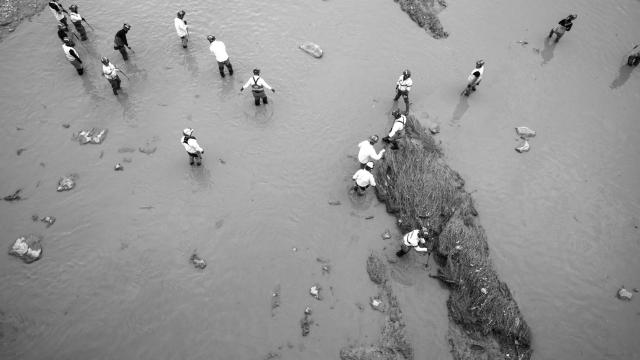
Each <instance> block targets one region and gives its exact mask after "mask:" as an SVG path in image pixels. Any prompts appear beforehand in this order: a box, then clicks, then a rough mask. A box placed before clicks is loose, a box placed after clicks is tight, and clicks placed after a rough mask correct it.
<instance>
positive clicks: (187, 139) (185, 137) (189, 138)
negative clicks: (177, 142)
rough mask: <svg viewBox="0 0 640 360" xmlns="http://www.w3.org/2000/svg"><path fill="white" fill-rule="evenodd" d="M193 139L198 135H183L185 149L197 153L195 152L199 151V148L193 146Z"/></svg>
mask: <svg viewBox="0 0 640 360" xmlns="http://www.w3.org/2000/svg"><path fill="white" fill-rule="evenodd" d="M191 139H193V140H195V139H196V137H195V136H191V135H189V136H187V135H185V136H183V137H182V145H184V149H185V150H187V152H188V153H191V154H195V153H197V152H198V150H196V148H195V147H193V146H191V145H190V144H189V140H191Z"/></svg>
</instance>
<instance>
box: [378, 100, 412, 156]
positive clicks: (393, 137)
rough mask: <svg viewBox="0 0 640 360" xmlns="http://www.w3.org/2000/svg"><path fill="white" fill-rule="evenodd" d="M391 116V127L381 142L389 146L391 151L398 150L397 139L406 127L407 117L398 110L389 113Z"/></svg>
mask: <svg viewBox="0 0 640 360" xmlns="http://www.w3.org/2000/svg"><path fill="white" fill-rule="evenodd" d="M391 115H393V118H394V120H393V125H392V126H391V130H390V131H389V135H387V136H385V137H383V138H382V141H384V142H386V143H390V144H391V149H392V150H396V149H398V139H400V137H402V133H403V130H404V127H405V126H406V125H407V117H406V116H405V115H403V114H402V113H400V110H398V109H395V110H393V112H392V113H391Z"/></svg>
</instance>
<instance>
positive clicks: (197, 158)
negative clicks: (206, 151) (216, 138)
mask: <svg viewBox="0 0 640 360" xmlns="http://www.w3.org/2000/svg"><path fill="white" fill-rule="evenodd" d="M187 155H189V164H191V165H193V164H194V163H195V164H196V165H198V166H200V165H202V155H200V153H199V152H198V153H190V152H187Z"/></svg>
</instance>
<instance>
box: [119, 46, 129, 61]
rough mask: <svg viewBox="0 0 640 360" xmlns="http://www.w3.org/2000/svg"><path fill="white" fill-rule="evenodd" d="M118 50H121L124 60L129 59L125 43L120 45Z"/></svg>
mask: <svg viewBox="0 0 640 360" xmlns="http://www.w3.org/2000/svg"><path fill="white" fill-rule="evenodd" d="M118 51H120V54H122V59H123V60H129V54H128V53H127V48H125V47H124V45H122V46H120V47H119V48H118Z"/></svg>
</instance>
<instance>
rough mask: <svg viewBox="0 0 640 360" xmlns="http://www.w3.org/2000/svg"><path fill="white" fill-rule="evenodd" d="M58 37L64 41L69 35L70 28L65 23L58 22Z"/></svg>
mask: <svg viewBox="0 0 640 360" xmlns="http://www.w3.org/2000/svg"><path fill="white" fill-rule="evenodd" d="M58 37H59V38H60V41H62V42H64V39H65V38H68V37H69V28H68V27H66V26H65V25H64V24H63V23H58Z"/></svg>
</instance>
